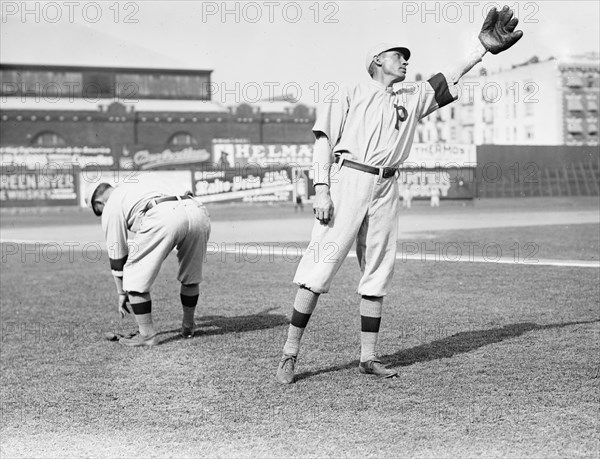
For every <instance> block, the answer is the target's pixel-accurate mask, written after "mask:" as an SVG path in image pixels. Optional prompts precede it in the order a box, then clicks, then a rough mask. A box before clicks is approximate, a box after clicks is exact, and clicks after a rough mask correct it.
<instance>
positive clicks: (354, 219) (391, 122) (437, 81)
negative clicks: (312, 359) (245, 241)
mask: <svg viewBox="0 0 600 459" xmlns="http://www.w3.org/2000/svg"><path fill="white" fill-rule="evenodd" d="M517 22H518V20H517V18H516V17H513V12H512V11H511V10H510V9H509V8H508V7H507V6H505V7H504V8H503V9H502V10H501V11H497V10H496V9H495V8H494V9H492V10H490V12H489V14H488V15H487V17H486V19H485V21H484V24H483V27H482V30H481V32H480V34H479V36H478V38H479V41H478V43H477V46H476V48H475V49H473V50H472V51H471V52H470V53H469V54H468V56H467V57H466V58H465V60H464V61H463V62H461V63H460V64H459V65H458V66H457V68H456V69H455V70H453V71H451V72H445V73H438V74H436V75H434V76H433V77H432V78H430V79H429V80H428V81H427V82H420V83H413V84H403V85H402V87H401V88H399V89H398V90H394V88H393V85H394V83H397V82H402V81H404V79H405V76H406V67H407V65H408V60H409V58H410V51H409V50H408V49H407V48H405V47H404V46H402V44H400V43H383V44H379V45H377V46H375V47H374V48H372V49H371V50H370V51H369V53H368V54H367V58H366V70H367V71H368V72H369V75H370V76H371V78H372V80H371V81H370V82H369V83H367V84H359V85H357V86H354V87H353V88H350V89H345V90H344V91H343V92H342V93H341V94H338V95H337V98H336V99H337V100H336V101H334V102H332V103H331V104H329V105H328V106H327V107H326V109H325V110H324V111H323V112H322V113H319V116H318V117H317V120H316V123H315V126H314V127H313V132H314V133H315V137H316V141H315V148H314V157H313V163H314V164H313V170H314V174H315V189H316V196H315V202H314V213H315V218H316V220H317V221H316V222H315V225H314V227H313V231H312V238H311V243H310V245H309V247H312V248H316V250H308V251H307V252H306V253H305V255H304V256H303V257H302V259H301V261H300V263H299V265H298V269H297V271H296V276H295V278H294V283H296V284H297V285H298V286H299V288H298V291H297V294H296V299H295V302H294V309H293V312H292V318H291V323H290V326H289V329H288V336H287V341H286V342H285V345H284V347H283V356H282V358H281V360H280V362H279V366H278V369H277V375H276V378H277V380H278V381H279V382H280V383H282V384H290V383H292V382H293V381H294V369H295V366H296V361H297V356H298V351H299V348H300V340H301V338H302V334H303V332H304V330H305V328H306V326H307V324H308V321H309V319H310V317H311V314H312V312H313V311H314V309H315V306H316V304H317V300H318V298H319V295H320V294H322V293H327V292H328V291H329V287H330V285H331V282H332V280H333V277H334V276H335V274H336V272H337V271H338V269H339V268H340V266H341V265H342V262H343V261H344V259H345V258H346V256H347V254H348V252H349V251H350V248H351V247H352V244H353V243H354V242H355V241H356V253H357V258H358V262H359V265H360V269H361V272H362V277H361V279H360V282H359V284H358V294H359V295H361V301H360V315H361V353H360V364H359V371H360V373H363V374H372V375H376V376H378V377H383V378H391V377H394V376H397V373H396V372H395V371H393V370H391V369H388V368H386V367H385V366H383V364H382V363H381V362H380V361H379V359H378V357H377V354H376V352H375V348H376V344H377V338H378V333H379V327H380V323H381V311H382V305H383V297H384V296H385V295H386V293H387V288H388V285H389V284H390V281H391V280H392V275H393V271H394V264H395V260H396V239H397V226H398V211H399V199H398V198H399V190H398V181H397V180H396V172H397V170H398V167H399V166H400V164H402V163H403V162H404V161H405V160H406V159H407V157H408V155H409V152H410V148H411V145H412V141H413V137H414V134H415V130H416V126H417V122H418V121H419V119H421V118H423V117H425V116H427V115H429V114H430V113H432V112H433V111H434V110H437V109H438V108H440V107H443V106H445V105H447V104H449V103H450V102H453V101H454V100H456V98H457V88H456V84H457V83H458V80H459V79H460V78H461V77H462V76H463V75H464V74H465V73H467V72H468V71H469V70H470V69H471V68H473V67H474V66H475V65H476V64H477V63H478V62H481V60H482V58H483V56H484V55H485V54H486V52H488V51H489V52H491V53H492V54H497V53H499V52H502V51H504V50H506V49H508V48H510V47H511V46H512V45H513V44H515V43H516V42H517V41H518V40H519V39H520V38H521V37H522V35H523V33H522V32H521V31H515V27H516V26H517ZM328 247H335V249H336V254H335V257H326V258H323V257H322V255H323V253H319V249H320V250H321V252H324V251H325V249H326V248H328ZM327 254H328V255H330V251H328V252H327ZM332 258H333V259H332Z"/></svg>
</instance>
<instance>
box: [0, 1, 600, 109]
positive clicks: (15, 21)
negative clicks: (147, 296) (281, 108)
mask: <svg viewBox="0 0 600 459" xmlns="http://www.w3.org/2000/svg"><path fill="white" fill-rule="evenodd" d="M502 4H504V3H502ZM505 4H507V5H509V6H511V7H512V8H513V10H514V11H515V14H516V15H517V16H518V17H519V19H520V23H519V26H518V28H519V29H521V30H523V32H524V37H523V39H522V40H521V41H520V42H519V43H517V44H516V45H515V46H514V47H513V48H511V49H510V50H508V51H507V52H505V53H503V54H501V55H496V56H493V55H489V54H488V55H487V56H486V57H485V58H484V61H483V63H482V64H480V65H483V66H485V67H486V68H487V69H489V70H491V71H494V70H498V69H502V68H510V66H511V65H513V64H517V63H522V62H525V61H527V60H528V59H529V58H531V57H532V56H534V55H537V56H538V57H539V58H540V59H546V58H548V57H550V56H557V57H558V56H566V55H572V54H581V53H584V52H598V51H599V46H600V27H599V26H598V24H599V23H600V6H599V5H600V2H598V1H595V0H589V1H570V2H566V1H546V0H543V1H536V2H534V1H520V2H506V3H505ZM491 6H498V7H500V6H501V4H500V3H499V2H487V1H486V2H477V1H456V2H423V1H414V2H413V1H357V0H353V1H336V2H333V1H320V2H316V1H312V0H309V1H297V2H293V1H256V2H221V1H218V2H212V1H208V2H207V1H183V2H174V1H171V2H167V1H136V2H126V1H125V2H119V3H117V2H115V1H97V2H93V1H89V2H88V1H71V2H69V1H66V2H61V1H55V2H20V1H0V7H1V19H0V21H1V24H0V25H1V31H0V36H1V43H0V61H1V62H2V63H29V64H34V63H39V64H56V65H96V66H125V67H155V68H186V69H211V70H213V74H212V81H213V82H214V84H215V86H214V89H213V92H214V96H213V99H214V100H216V101H217V102H220V103H224V104H229V105H231V104H234V105H235V104H237V103H241V102H254V101H256V100H257V99H269V98H272V97H274V96H279V95H281V93H282V92H283V91H285V92H287V93H290V94H291V95H292V96H294V97H295V98H297V99H300V100H301V101H302V102H304V103H307V104H310V105H316V104H318V103H321V102H323V100H324V99H325V98H326V97H327V96H328V95H329V94H331V93H332V91H334V90H335V88H337V87H339V86H340V85H350V84H354V83H357V82H361V81H367V80H368V78H369V77H368V74H367V72H366V70H365V64H364V61H365V56H366V53H367V51H368V49H369V48H371V47H372V46H373V45H374V44H376V43H378V42H388V41H391V42H394V43H398V44H401V45H403V46H405V47H408V48H409V49H410V50H411V52H412V56H411V59H410V62H409V68H408V70H409V72H408V79H412V78H414V77H415V75H416V74H417V73H420V74H422V75H424V76H429V75H432V74H434V73H437V72H439V71H443V70H445V69H447V68H450V67H452V64H453V63H454V62H457V61H458V60H460V58H461V57H462V56H463V55H465V53H466V52H467V51H468V50H469V49H470V48H471V47H472V46H473V43H474V42H475V40H476V38H477V35H478V33H479V30H480V29H481V24H482V23H483V18H484V15H485V12H486V11H487V10H488V9H489V8H490V7H491Z"/></svg>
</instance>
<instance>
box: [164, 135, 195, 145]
mask: <svg viewBox="0 0 600 459" xmlns="http://www.w3.org/2000/svg"><path fill="white" fill-rule="evenodd" d="M189 145H198V141H197V140H196V138H195V137H194V136H193V135H192V134H190V133H189V132H183V131H182V132H176V133H175V134H173V135H172V136H171V138H170V139H169V141H168V142H167V146H168V147H171V146H172V147H182V146H189Z"/></svg>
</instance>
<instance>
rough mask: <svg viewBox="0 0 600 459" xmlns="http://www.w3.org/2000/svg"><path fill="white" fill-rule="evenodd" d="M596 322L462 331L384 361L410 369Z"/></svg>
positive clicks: (355, 364) (353, 364)
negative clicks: (530, 335)
mask: <svg viewBox="0 0 600 459" xmlns="http://www.w3.org/2000/svg"><path fill="white" fill-rule="evenodd" d="M596 322H600V319H595V320H588V321H580V322H564V323H557V324H548V325H538V324H534V323H520V324H511V325H505V326H504V327H502V328H492V329H489V330H476V331H468V332H460V333H456V334H455V335H452V336H449V337H447V338H443V339H439V340H436V341H432V342H431V343H426V344H422V345H420V346H416V347H412V348H410V349H402V350H400V351H398V352H395V353H394V354H388V355H384V356H381V360H382V363H384V364H385V365H386V366H388V367H398V366H408V365H413V364H415V363H419V362H428V361H430V360H437V359H445V358H449V357H452V356H453V355H455V354H464V353H466V352H470V351H473V350H475V349H479V348H480V347H483V346H487V345H489V344H494V343H499V342H501V341H504V340H506V339H510V338H516V337H518V336H521V335H523V334H525V333H527V332H530V331H534V330H547V329H552V328H563V327H568V326H570V325H584V324H592V323H596ZM358 364H359V360H353V361H352V362H349V363H347V364H345V365H337V366H333V367H329V368H323V369H321V370H316V371H307V372H304V373H300V374H298V375H296V381H299V380H301V379H304V378H310V377H311V376H316V375H320V374H324V373H331V372H334V371H340V370H349V369H353V368H356V367H358Z"/></svg>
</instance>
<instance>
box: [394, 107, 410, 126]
mask: <svg viewBox="0 0 600 459" xmlns="http://www.w3.org/2000/svg"><path fill="white" fill-rule="evenodd" d="M394 108H395V109H396V126H395V128H396V129H398V130H400V122H401V121H402V122H404V121H406V120H407V119H408V111H407V110H406V109H405V108H404V107H403V106H402V105H396V104H394Z"/></svg>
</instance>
